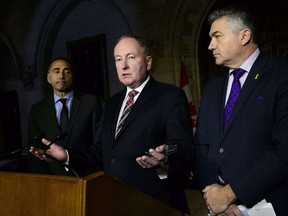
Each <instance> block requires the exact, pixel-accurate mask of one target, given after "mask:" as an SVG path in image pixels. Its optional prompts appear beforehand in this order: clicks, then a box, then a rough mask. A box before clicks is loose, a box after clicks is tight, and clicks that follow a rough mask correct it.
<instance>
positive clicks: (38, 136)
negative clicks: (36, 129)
mask: <svg viewBox="0 0 288 216" xmlns="http://www.w3.org/2000/svg"><path fill="white" fill-rule="evenodd" d="M44 136H45V134H44V133H43V132H40V133H39V134H37V135H36V136H34V137H33V139H32V140H31V142H29V143H28V144H27V145H25V146H22V147H21V148H19V149H16V150H14V151H12V152H8V153H5V154H2V155H0V159H1V158H4V157H7V156H9V155H13V154H15V153H18V152H20V151H22V150H23V149H25V148H27V147H29V146H32V145H34V144H35V143H36V142H39V141H40V140H41V139H42V138H43V137H44Z"/></svg>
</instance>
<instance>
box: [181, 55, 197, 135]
mask: <svg viewBox="0 0 288 216" xmlns="http://www.w3.org/2000/svg"><path fill="white" fill-rule="evenodd" d="M180 88H182V89H183V91H184V92H185V94H186V97H187V99H188V103H189V110H190V114H191V120H192V129H193V134H194V132H195V130H196V119H197V111H196V107H195V105H194V103H193V99H192V94H191V90H190V87H189V82H188V77H187V73H186V68H185V64H184V60H183V58H182V59H181V72H180Z"/></svg>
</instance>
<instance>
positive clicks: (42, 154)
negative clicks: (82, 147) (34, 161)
mask: <svg viewBox="0 0 288 216" xmlns="http://www.w3.org/2000/svg"><path fill="white" fill-rule="evenodd" d="M41 141H42V143H43V144H44V145H46V146H48V145H49V144H50V143H51V141H49V140H47V139H44V138H43V139H42V140H41ZM47 148H48V149H46V150H43V149H38V148H36V147H34V146H31V147H30V149H29V151H30V153H32V154H33V155H34V156H35V157H38V158H39V159H40V160H46V161H53V160H52V159H51V158H50V157H49V156H51V157H53V158H55V159H57V160H59V161H63V162H65V161H67V153H66V150H65V149H64V148H63V147H61V146H59V145H57V144H55V143H53V144H52V145H51V146H50V147H47Z"/></svg>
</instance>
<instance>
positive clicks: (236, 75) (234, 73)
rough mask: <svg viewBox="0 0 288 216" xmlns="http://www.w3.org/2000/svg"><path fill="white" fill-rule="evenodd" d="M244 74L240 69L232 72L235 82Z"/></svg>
mask: <svg viewBox="0 0 288 216" xmlns="http://www.w3.org/2000/svg"><path fill="white" fill-rule="evenodd" d="M244 73H245V70H244V69H242V68H238V69H235V70H234V71H232V74H233V76H234V79H236V80H239V79H240V78H241V77H242V76H243V74H244Z"/></svg>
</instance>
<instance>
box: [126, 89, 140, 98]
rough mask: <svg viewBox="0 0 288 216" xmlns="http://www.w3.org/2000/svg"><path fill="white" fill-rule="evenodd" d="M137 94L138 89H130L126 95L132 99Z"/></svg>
mask: <svg viewBox="0 0 288 216" xmlns="http://www.w3.org/2000/svg"><path fill="white" fill-rule="evenodd" d="M137 94H138V91H136V90H132V91H130V92H129V93H128V97H129V98H131V99H133V98H134V97H135V96H136V95H137Z"/></svg>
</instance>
